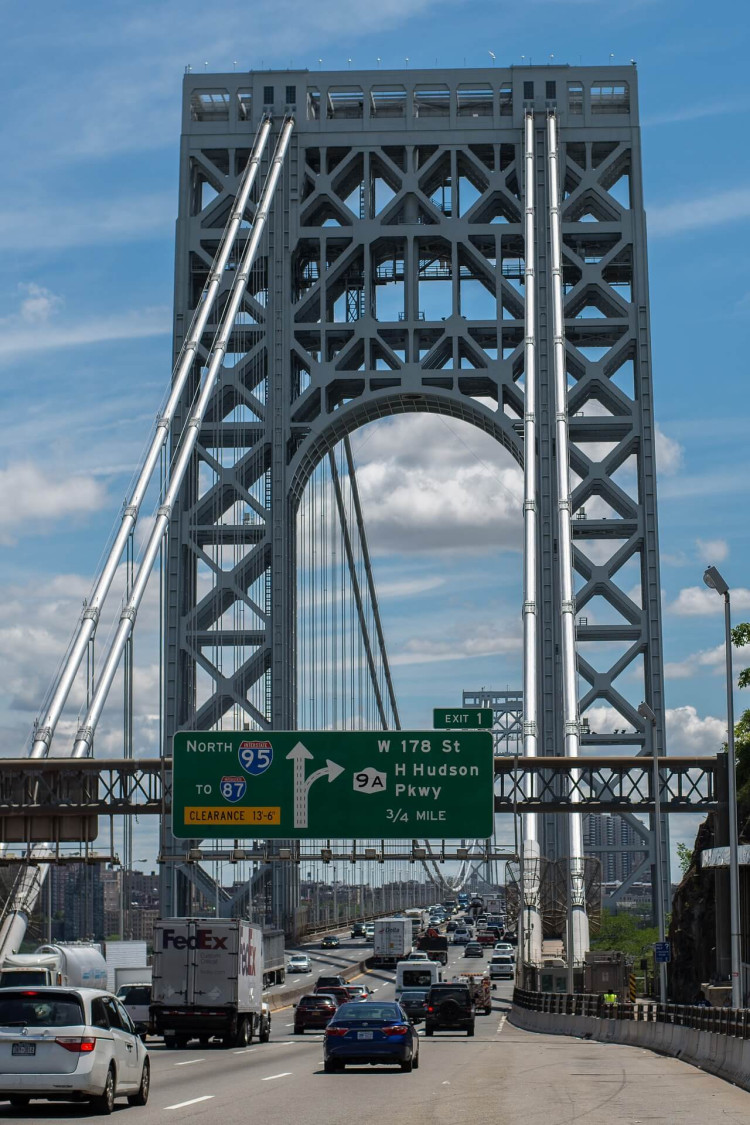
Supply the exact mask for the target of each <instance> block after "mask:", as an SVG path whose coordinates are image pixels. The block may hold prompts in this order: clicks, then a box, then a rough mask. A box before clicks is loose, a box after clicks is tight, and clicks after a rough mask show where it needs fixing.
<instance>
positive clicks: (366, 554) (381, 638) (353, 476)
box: [344, 434, 401, 730]
mask: <svg viewBox="0 0 750 1125" xmlns="http://www.w3.org/2000/svg"><path fill="white" fill-rule="evenodd" d="M344 453H345V454H346V468H347V472H348V474H349V487H350V488H351V491H352V500H353V502H354V512H355V515H356V517H357V530H358V532H359V541H360V543H361V545H362V556H363V558H364V564H365V576H366V578H367V589H368V590H369V592H370V604H371V606H372V614H373V618H374V622H375V633H376V635H377V638H378V646H379V648H380V658H381V660H382V662H383V673H384V675H385V683H386V687H387V689H388V700H389V702H390V705H391V711H392V712H393V724H394V727H395V729H396V730H401V719H400V718H399V714H398V704H397V703H396V693H395V691H394V690H393V680H392V679H391V669H390V665H389V663H388V652H387V650H386V647H385V635H384V633H383V623H382V621H381V619H380V607H379V605H378V596H377V592H376V589H375V579H374V578H373V574H372V564H371V563H370V549H369V547H368V545H367V534H366V532H365V521H364V518H363V516H362V504H361V502H360V497H359V486H358V485H357V471H356V466H355V464H354V457H353V455H352V447H351V443H350V441H349V435H348V434H347V435H346V437H345V438H344Z"/></svg>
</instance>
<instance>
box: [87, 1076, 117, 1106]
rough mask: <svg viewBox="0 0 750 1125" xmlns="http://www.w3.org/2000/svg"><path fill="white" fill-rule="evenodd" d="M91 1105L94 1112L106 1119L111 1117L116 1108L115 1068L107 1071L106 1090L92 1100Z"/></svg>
mask: <svg viewBox="0 0 750 1125" xmlns="http://www.w3.org/2000/svg"><path fill="white" fill-rule="evenodd" d="M91 1104H92V1106H93V1107H94V1112H95V1113H100V1114H102V1116H104V1117H109V1115H110V1113H111V1112H112V1110H113V1109H114V1108H115V1068H114V1067H113V1066H111V1067H110V1068H109V1070H108V1071H107V1080H106V1082H105V1083H104V1090H103V1091H102V1093H101V1094H99V1095H98V1097H95V1098H92V1099H91Z"/></svg>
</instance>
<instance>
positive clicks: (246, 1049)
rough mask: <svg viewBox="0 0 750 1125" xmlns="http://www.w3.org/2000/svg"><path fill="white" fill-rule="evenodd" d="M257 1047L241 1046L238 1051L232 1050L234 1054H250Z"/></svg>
mask: <svg viewBox="0 0 750 1125" xmlns="http://www.w3.org/2000/svg"><path fill="white" fill-rule="evenodd" d="M257 1050H258V1048H257V1047H239V1048H238V1049H237V1050H236V1051H232V1054H233V1055H249V1054H251V1053H252V1052H253V1051H257Z"/></svg>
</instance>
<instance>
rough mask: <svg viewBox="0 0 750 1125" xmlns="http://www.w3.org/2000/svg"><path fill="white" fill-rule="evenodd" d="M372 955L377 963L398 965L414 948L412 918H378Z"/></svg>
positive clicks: (375, 924)
mask: <svg viewBox="0 0 750 1125" xmlns="http://www.w3.org/2000/svg"><path fill="white" fill-rule="evenodd" d="M374 927H375V929H374V933H373V945H372V956H373V961H374V962H375V964H376V965H397V964H398V962H399V961H403V960H404V958H405V957H408V956H409V954H410V953H411V949H412V925H411V918H376V919H375V922H374Z"/></svg>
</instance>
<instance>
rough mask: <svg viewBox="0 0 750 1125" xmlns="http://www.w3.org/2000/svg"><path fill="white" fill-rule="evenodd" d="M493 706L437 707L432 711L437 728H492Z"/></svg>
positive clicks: (433, 721)
mask: <svg viewBox="0 0 750 1125" xmlns="http://www.w3.org/2000/svg"><path fill="white" fill-rule="evenodd" d="M493 718H494V716H493V713H492V708H491V707H436V708H435V709H434V710H433V712H432V725H433V726H434V727H435V730H491V729H492V720H493Z"/></svg>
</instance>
